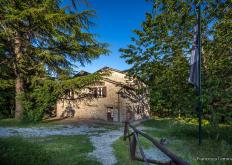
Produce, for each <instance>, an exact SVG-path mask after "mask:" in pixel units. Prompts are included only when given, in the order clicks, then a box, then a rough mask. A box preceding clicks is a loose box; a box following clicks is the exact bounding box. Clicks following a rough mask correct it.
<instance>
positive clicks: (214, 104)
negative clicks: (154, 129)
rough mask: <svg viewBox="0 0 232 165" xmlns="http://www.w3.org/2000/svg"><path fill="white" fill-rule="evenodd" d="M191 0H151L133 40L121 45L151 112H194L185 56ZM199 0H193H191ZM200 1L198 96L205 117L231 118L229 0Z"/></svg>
mask: <svg viewBox="0 0 232 165" xmlns="http://www.w3.org/2000/svg"><path fill="white" fill-rule="evenodd" d="M191 2H192V1H188V0H185V1H179V0H175V1H163V0H157V1H154V2H153V11H152V13H146V20H145V21H144V22H143V23H142V24H141V30H134V33H135V35H136V36H135V37H132V38H131V40H132V44H130V45H129V46H128V47H127V48H125V49H120V51H121V52H122V58H125V59H126V61H127V63H128V64H132V65H133V67H132V69H131V70H130V72H129V73H130V74H131V75H135V76H137V77H140V78H141V79H142V80H143V81H144V82H146V83H147V84H148V88H149V90H150V103H151V109H152V112H153V114H155V115H158V116H179V117H180V116H182V117H188V116H192V115H193V114H197V113H196V110H195V109H196V106H197V105H196V104H197V101H196V100H197V99H198V98H197V97H196V96H195V91H194V89H193V87H191V86H190V85H189V84H188V81H187V80H188V75H189V64H188V59H189V57H190V54H191V49H192V45H193V43H192V42H193V27H194V25H195V24H196V22H197V21H196V11H195V5H194V4H192V3H191ZM197 2H198V1H195V2H194V3H195V4H196V3H197ZM201 2H202V4H203V5H202V9H203V12H202V89H203V91H202V93H203V94H202V100H203V113H204V117H205V118H206V119H210V121H211V123H212V124H214V125H217V123H218V122H220V121H223V120H222V119H223V117H224V118H225V121H229V120H231V111H230V109H231V100H232V98H231V96H232V88H231V86H232V81H231V80H232V75H231V73H232V67H231V63H232V61H231V60H232V58H231V44H230V43H231V40H232V35H231V26H232V21H231V18H232V17H231V14H232V10H231V9H230V6H229V5H230V1H217V2H211V1H201Z"/></svg>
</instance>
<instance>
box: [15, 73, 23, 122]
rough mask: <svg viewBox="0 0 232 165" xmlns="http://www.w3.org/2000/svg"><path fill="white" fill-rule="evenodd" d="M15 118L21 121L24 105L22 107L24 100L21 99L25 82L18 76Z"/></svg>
mask: <svg viewBox="0 0 232 165" xmlns="http://www.w3.org/2000/svg"><path fill="white" fill-rule="evenodd" d="M15 81H16V82H15V92H16V95H15V118H16V119H21V118H22V114H23V105H22V99H21V97H20V94H21V93H22V92H23V80H22V78H21V77H20V76H19V75H18V76H17V77H16V80H15Z"/></svg>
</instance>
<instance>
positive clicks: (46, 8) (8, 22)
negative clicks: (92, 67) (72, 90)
mask: <svg viewBox="0 0 232 165" xmlns="http://www.w3.org/2000/svg"><path fill="white" fill-rule="evenodd" d="M61 2H62V1H60V0H27V1H22V0H1V1H0V13H1V14H0V50H1V59H2V61H1V63H2V64H5V65H7V66H8V67H9V68H11V69H12V70H13V72H14V78H15V92H16V99H15V118H21V117H22V113H23V104H22V99H20V98H21V97H20V95H21V94H22V93H24V92H25V89H26V88H28V86H27V84H26V82H27V81H28V77H31V76H38V77H44V76H52V77H56V78H62V77H63V76H65V75H69V74H70V73H71V72H72V68H73V65H74V63H76V62H79V63H81V64H84V63H86V62H90V61H91V59H94V58H97V57H98V56H99V55H101V54H106V53H107V52H108V51H107V50H106V44H103V43H99V42H98V41H96V40H95V39H94V35H93V34H91V33H89V32H88V29H89V27H90V25H91V24H92V23H91V21H90V18H91V17H93V16H94V12H93V11H90V10H84V11H82V12H80V11H79V10H77V8H76V6H68V7H61ZM72 2H75V1H72ZM74 4H75V3H74Z"/></svg>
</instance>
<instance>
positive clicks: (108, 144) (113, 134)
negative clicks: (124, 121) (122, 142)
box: [89, 130, 123, 165]
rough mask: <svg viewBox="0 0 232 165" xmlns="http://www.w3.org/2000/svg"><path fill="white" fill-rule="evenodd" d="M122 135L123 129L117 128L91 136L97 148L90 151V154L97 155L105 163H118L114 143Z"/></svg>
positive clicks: (107, 164)
mask: <svg viewBox="0 0 232 165" xmlns="http://www.w3.org/2000/svg"><path fill="white" fill-rule="evenodd" d="M122 135H123V131H122V130H115V131H110V132H105V133H102V134H100V135H99V136H91V137H90V140H91V142H92V143H93V145H94V146H95V150H94V151H93V152H91V153H89V155H90V156H93V157H96V158H97V159H98V160H99V161H100V162H101V163H102V164H103V165H113V164H115V163H117V159H116V157H115V156H114V152H113V148H112V144H113V143H114V142H115V141H116V140H117V139H118V138H119V137H120V136H122Z"/></svg>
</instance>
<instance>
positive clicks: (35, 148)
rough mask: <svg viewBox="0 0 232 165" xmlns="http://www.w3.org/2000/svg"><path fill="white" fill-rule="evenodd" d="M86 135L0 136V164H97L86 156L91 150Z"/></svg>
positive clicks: (91, 147)
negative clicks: (26, 137)
mask: <svg viewBox="0 0 232 165" xmlns="http://www.w3.org/2000/svg"><path fill="white" fill-rule="evenodd" d="M93 149H94V148H93V146H92V144H91V142H90V141H89V138H88V137H87V136H80V135H78V136H77V135H76V136H49V137H43V138H41V137H40V138H30V139H25V138H20V137H9V138H0V164H3V165H16V164H17V165H65V164H67V165H98V164H100V163H99V162H97V161H96V160H94V159H91V158H90V157H89V156H87V153H89V152H91V151H93Z"/></svg>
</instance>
